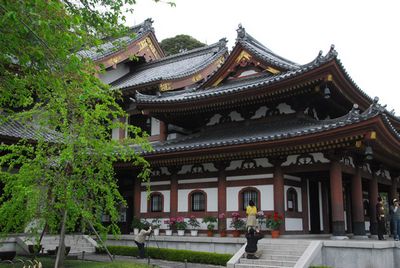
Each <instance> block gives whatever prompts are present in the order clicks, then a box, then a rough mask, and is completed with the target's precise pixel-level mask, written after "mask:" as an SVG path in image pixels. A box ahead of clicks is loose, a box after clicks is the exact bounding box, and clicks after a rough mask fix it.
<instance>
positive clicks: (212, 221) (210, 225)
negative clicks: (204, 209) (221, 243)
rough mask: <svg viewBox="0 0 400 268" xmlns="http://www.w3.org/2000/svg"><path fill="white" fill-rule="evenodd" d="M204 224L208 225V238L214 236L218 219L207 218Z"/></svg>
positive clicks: (204, 219)
mask: <svg viewBox="0 0 400 268" xmlns="http://www.w3.org/2000/svg"><path fill="white" fill-rule="evenodd" d="M203 223H205V224H207V236H213V230H214V228H215V224H216V223H217V218H216V217H214V216H206V217H204V218H203Z"/></svg>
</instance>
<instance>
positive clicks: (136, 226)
mask: <svg viewBox="0 0 400 268" xmlns="http://www.w3.org/2000/svg"><path fill="white" fill-rule="evenodd" d="M141 227H142V221H141V220H140V219H138V218H136V217H133V218H132V229H141Z"/></svg>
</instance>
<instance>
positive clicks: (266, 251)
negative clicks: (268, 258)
mask: <svg viewBox="0 0 400 268" xmlns="http://www.w3.org/2000/svg"><path fill="white" fill-rule="evenodd" d="M258 251H259V252H261V253H262V254H269V255H284V256H293V255H296V256H301V255H303V253H304V250H294V249H259V250H258Z"/></svg>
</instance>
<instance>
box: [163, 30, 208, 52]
mask: <svg viewBox="0 0 400 268" xmlns="http://www.w3.org/2000/svg"><path fill="white" fill-rule="evenodd" d="M160 46H161V48H162V49H163V50H164V52H165V54H166V55H167V56H169V55H174V54H177V53H180V52H183V51H186V50H191V49H194V48H198V47H204V46H205V44H203V43H202V42H200V41H198V40H197V39H195V38H193V37H191V36H190V35H186V34H180V35H177V36H175V37H171V38H166V39H164V40H162V41H161V43H160Z"/></svg>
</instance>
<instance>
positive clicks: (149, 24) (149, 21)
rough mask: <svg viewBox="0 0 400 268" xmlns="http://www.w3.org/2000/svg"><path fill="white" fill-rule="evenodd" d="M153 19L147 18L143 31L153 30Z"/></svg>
mask: <svg viewBox="0 0 400 268" xmlns="http://www.w3.org/2000/svg"><path fill="white" fill-rule="evenodd" d="M153 22H154V21H153V20H152V18H147V19H146V20H145V21H144V22H143V26H142V29H141V30H142V31H143V32H146V31H153V30H154V29H153Z"/></svg>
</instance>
